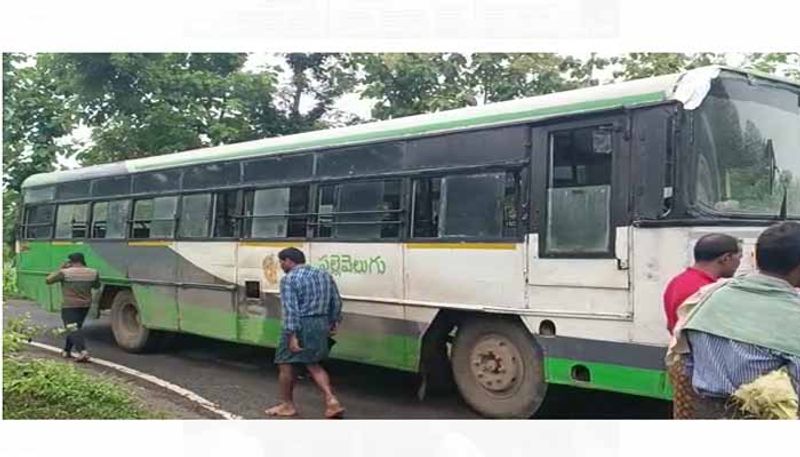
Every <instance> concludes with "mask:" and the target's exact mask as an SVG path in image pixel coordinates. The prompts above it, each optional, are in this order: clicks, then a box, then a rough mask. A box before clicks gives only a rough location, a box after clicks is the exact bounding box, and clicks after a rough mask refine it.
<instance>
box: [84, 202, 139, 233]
mask: <svg viewBox="0 0 800 457" xmlns="http://www.w3.org/2000/svg"><path fill="white" fill-rule="evenodd" d="M130 205H131V201H130V200H114V201H110V202H97V203H95V204H94V208H93V209H92V238H107V239H122V238H125V227H127V225H128V215H129V209H130Z"/></svg>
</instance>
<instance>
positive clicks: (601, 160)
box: [527, 116, 632, 320]
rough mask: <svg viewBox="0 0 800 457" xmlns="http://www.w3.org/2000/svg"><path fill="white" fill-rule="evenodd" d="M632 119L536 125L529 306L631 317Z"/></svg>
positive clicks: (554, 311)
mask: <svg viewBox="0 0 800 457" xmlns="http://www.w3.org/2000/svg"><path fill="white" fill-rule="evenodd" d="M625 126H626V118H625V117H624V116H604V117H598V118H594V119H591V120H582V121H575V122H568V123H559V124H551V125H547V126H540V127H535V128H534V129H533V132H532V147H533V160H532V164H533V166H532V185H531V189H532V192H533V194H532V203H533V205H532V207H533V213H532V225H533V227H532V230H531V234H530V235H529V237H528V252H529V255H528V269H527V270H528V271H527V283H528V287H529V290H528V297H529V298H528V306H529V307H530V308H532V309H534V310H537V311H541V312H542V314H543V315H552V316H559V315H562V316H565V317H588V318H609V319H622V320H627V319H630V318H631V309H632V308H631V303H630V298H629V294H628V289H629V288H630V278H629V276H628V262H629V253H628V243H629V239H628V236H629V235H628V233H629V232H628V226H629V223H628V220H629V217H628V212H629V204H628V201H629V194H628V188H629V174H630V173H629V170H630V165H629V164H630V147H629V141H628V139H626V138H625V135H624V133H625Z"/></svg>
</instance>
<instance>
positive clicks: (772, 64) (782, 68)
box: [745, 52, 800, 81]
mask: <svg viewBox="0 0 800 457" xmlns="http://www.w3.org/2000/svg"><path fill="white" fill-rule="evenodd" d="M745 68H749V69H753V70H757V71H761V72H763V73H768V74H773V75H778V76H783V77H785V78H790V79H794V80H795V81H800V53H798V52H785V53H754V54H749V55H748V56H747V59H746V63H745Z"/></svg>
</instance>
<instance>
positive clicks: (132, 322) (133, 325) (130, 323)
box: [120, 303, 142, 333]
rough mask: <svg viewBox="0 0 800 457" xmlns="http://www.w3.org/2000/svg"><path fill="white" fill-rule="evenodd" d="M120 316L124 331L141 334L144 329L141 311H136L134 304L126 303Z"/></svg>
mask: <svg viewBox="0 0 800 457" xmlns="http://www.w3.org/2000/svg"><path fill="white" fill-rule="evenodd" d="M120 314H121V317H122V319H121V324H122V328H123V330H125V331H126V332H128V333H139V331H140V330H141V328H142V321H141V320H140V318H139V310H137V309H136V306H134V305H133V303H126V304H125V306H124V307H123V308H122V312H121V313H120Z"/></svg>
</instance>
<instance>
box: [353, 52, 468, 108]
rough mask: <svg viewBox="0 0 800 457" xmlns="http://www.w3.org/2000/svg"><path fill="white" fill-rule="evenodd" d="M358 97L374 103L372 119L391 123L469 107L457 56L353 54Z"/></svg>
mask: <svg viewBox="0 0 800 457" xmlns="http://www.w3.org/2000/svg"><path fill="white" fill-rule="evenodd" d="M348 65H349V67H350V68H351V69H353V70H354V71H356V72H357V73H358V74H360V75H361V76H360V77H359V78H358V82H359V83H360V84H361V86H362V87H363V90H362V92H361V96H362V97H364V98H373V99H375V100H377V101H376V103H375V105H374V106H373V108H372V116H373V117H374V118H376V119H391V118H396V117H403V116H410V115H413V114H420V113H429V112H435V111H442V110H447V109H453V108H461V107H463V106H467V105H470V104H473V100H472V98H473V94H472V92H471V91H470V89H469V87H468V85H467V84H466V79H465V78H466V76H465V70H466V66H467V61H466V59H465V58H464V57H463V56H462V55H460V54H416V53H405V54H353V55H351V56H350V58H349V59H348Z"/></svg>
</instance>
